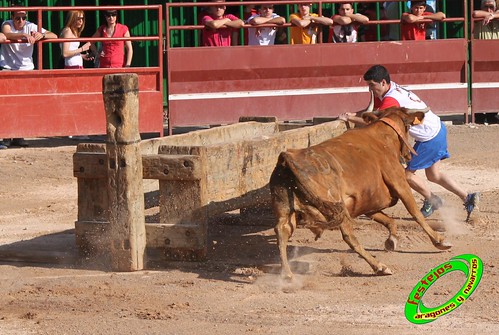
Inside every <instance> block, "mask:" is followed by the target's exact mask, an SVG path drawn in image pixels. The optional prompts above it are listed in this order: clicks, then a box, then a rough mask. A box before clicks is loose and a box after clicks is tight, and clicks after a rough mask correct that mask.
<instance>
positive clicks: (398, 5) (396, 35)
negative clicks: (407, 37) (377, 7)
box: [385, 1, 408, 41]
mask: <svg viewBox="0 0 499 335" xmlns="http://www.w3.org/2000/svg"><path fill="white" fill-rule="evenodd" d="M407 9H408V8H407V4H406V3H405V2H397V1H392V2H387V3H386V4H385V13H386V18H387V19H389V20H400V17H401V16H402V13H403V12H404V11H406V10H407ZM388 26H389V28H388V40H389V41H399V40H400V24H389V25H388Z"/></svg>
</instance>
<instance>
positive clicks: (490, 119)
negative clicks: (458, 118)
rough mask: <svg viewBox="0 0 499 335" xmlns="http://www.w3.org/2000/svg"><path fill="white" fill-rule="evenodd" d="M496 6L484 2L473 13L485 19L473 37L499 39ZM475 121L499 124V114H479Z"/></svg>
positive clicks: (490, 2) (481, 21)
mask: <svg viewBox="0 0 499 335" xmlns="http://www.w3.org/2000/svg"><path fill="white" fill-rule="evenodd" d="M496 6H497V5H496V2H495V1H494V0H482V2H481V6H480V10H475V11H473V17H475V18H481V19H483V20H480V21H475V23H474V25H473V36H474V37H475V38H476V39H484V40H492V39H499V20H498V19H499V12H498V11H497V7H496ZM475 121H476V123H484V124H494V123H499V119H498V117H497V112H496V113H477V114H475Z"/></svg>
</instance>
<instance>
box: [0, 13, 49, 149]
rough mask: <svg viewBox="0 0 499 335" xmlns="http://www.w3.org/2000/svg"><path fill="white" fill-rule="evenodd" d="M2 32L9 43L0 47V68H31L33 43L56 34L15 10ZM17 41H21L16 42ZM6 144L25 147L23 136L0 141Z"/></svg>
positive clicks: (2, 146) (1, 146) (4, 145)
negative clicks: (39, 26) (39, 27)
mask: <svg viewBox="0 0 499 335" xmlns="http://www.w3.org/2000/svg"><path fill="white" fill-rule="evenodd" d="M2 33H3V35H5V38H6V39H8V40H11V43H4V44H2V47H1V48H0V69H2V70H14V71H15V70H33V69H34V68H35V65H34V64H33V49H34V44H35V43H36V42H37V41H39V40H41V39H44V38H57V35H56V34H54V33H52V32H50V31H48V30H46V29H43V28H41V29H40V31H38V26H37V25H36V24H34V23H31V22H29V21H28V20H27V12H26V11H24V10H17V11H12V12H11V19H10V20H7V21H5V22H4V23H2ZM18 41H21V42H20V43H18ZM8 146H20V147H27V146H28V144H27V142H26V141H25V140H24V139H23V138H14V139H12V140H4V141H0V149H4V148H6V147H8Z"/></svg>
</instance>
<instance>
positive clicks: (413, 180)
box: [405, 168, 431, 199]
mask: <svg viewBox="0 0 499 335" xmlns="http://www.w3.org/2000/svg"><path fill="white" fill-rule="evenodd" d="M428 169H430V168H428ZM428 169H427V170H428ZM405 177H406V178H407V182H408V183H409V186H411V188H412V189H413V190H414V191H416V192H418V193H419V194H421V195H422V196H423V197H424V198H425V199H430V197H431V191H430V189H429V188H428V184H427V183H426V181H425V180H424V179H422V178H421V177H419V176H417V175H416V171H410V170H406V171H405Z"/></svg>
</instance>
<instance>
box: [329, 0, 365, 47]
mask: <svg viewBox="0 0 499 335" xmlns="http://www.w3.org/2000/svg"><path fill="white" fill-rule="evenodd" d="M338 13H339V14H336V15H334V16H333V17H332V20H333V22H334V24H333V28H332V29H331V30H332V33H330V34H329V37H330V40H329V42H331V40H332V41H333V42H334V43H356V42H357V35H358V30H359V26H360V25H361V24H364V23H367V22H369V18H368V17H367V16H364V15H362V14H359V13H354V11H353V2H343V3H340V4H339V6H338Z"/></svg>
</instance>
